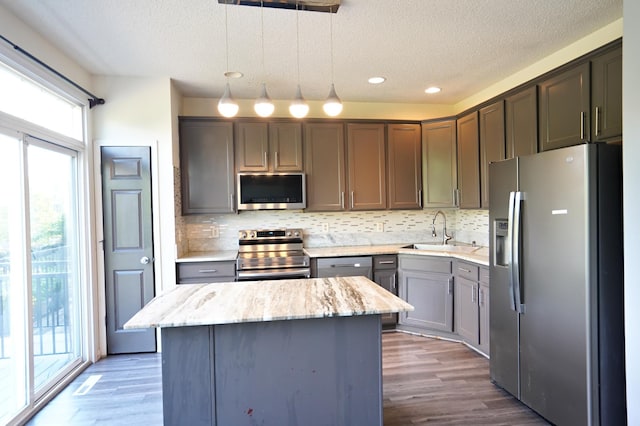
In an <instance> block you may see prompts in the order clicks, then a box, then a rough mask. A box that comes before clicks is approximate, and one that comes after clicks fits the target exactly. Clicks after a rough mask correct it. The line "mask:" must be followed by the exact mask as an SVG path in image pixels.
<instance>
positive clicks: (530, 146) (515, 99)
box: [505, 86, 538, 158]
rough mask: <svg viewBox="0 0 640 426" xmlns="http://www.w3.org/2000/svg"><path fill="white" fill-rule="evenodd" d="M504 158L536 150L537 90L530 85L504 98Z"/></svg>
mask: <svg viewBox="0 0 640 426" xmlns="http://www.w3.org/2000/svg"><path fill="white" fill-rule="evenodd" d="M505 130H506V141H505V142H506V158H514V157H519V156H523V155H530V154H535V153H537V152H538V90H537V87H536V86H531V87H529V88H527V89H524V90H522V91H520V92H518V93H516V94H513V95H511V96H509V97H507V98H506V99H505Z"/></svg>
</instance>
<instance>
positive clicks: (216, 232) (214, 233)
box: [211, 224, 220, 238]
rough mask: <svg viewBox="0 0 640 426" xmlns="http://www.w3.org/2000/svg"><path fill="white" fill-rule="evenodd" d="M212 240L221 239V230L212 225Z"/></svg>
mask: <svg viewBox="0 0 640 426" xmlns="http://www.w3.org/2000/svg"><path fill="white" fill-rule="evenodd" d="M211 238H220V228H219V227H218V225H216V224H214V225H211Z"/></svg>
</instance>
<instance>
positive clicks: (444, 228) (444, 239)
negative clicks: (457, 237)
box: [431, 210, 452, 244]
mask: <svg viewBox="0 0 640 426" xmlns="http://www.w3.org/2000/svg"><path fill="white" fill-rule="evenodd" d="M439 214H441V215H442V218H443V219H444V222H443V224H442V244H447V241H449V240H450V239H451V238H452V237H451V235H447V216H445V214H444V212H443V211H442V210H438V211H437V212H436V215H435V216H433V221H432V222H431V236H432V237H437V236H438V234H436V219H437V217H438V215H439Z"/></svg>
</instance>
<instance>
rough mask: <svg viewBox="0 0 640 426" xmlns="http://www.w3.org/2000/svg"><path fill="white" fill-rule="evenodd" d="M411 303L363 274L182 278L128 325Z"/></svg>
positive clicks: (377, 309) (375, 309)
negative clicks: (221, 280)
mask: <svg viewBox="0 0 640 426" xmlns="http://www.w3.org/2000/svg"><path fill="white" fill-rule="evenodd" d="M412 310H413V306H411V305H410V304H408V303H407V302H405V301H404V300H402V299H400V298H399V297H397V296H395V295H393V294H391V293H389V292H388V291H386V290H385V289H383V288H382V287H380V286H379V285H378V284H376V283H374V282H373V281H371V280H369V279H367V278H365V277H337V278H309V279H291V280H273V281H242V282H227V283H211V284H183V285H178V286H176V287H175V288H173V289H172V290H169V291H168V292H166V293H163V294H161V295H160V296H157V297H155V298H154V299H153V300H151V302H149V303H148V304H147V305H145V306H144V307H143V308H142V310H140V311H139V312H138V313H136V314H135V315H134V316H133V317H132V318H131V319H130V320H129V321H128V322H127V323H126V324H125V325H124V328H126V329H133V328H150V327H183V326H195V325H217V324H233V323H242V322H264V321H277V320H297V319H309V318H326V317H336V316H356V315H373V314H385V313H393V312H405V311H412Z"/></svg>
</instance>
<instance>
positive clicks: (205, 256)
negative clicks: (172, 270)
mask: <svg viewBox="0 0 640 426" xmlns="http://www.w3.org/2000/svg"><path fill="white" fill-rule="evenodd" d="M237 257H238V250H224V251H196V252H190V253H187V254H185V255H183V256H180V257H179V258H177V259H176V263H185V262H219V261H225V260H236V258H237Z"/></svg>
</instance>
